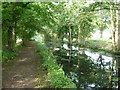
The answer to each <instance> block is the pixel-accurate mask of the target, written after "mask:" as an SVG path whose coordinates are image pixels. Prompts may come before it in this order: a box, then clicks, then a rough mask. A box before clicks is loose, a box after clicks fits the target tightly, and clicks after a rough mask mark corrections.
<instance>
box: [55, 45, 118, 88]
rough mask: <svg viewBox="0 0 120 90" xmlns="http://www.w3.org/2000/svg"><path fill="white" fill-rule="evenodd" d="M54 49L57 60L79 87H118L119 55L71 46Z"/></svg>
mask: <svg viewBox="0 0 120 90" xmlns="http://www.w3.org/2000/svg"><path fill="white" fill-rule="evenodd" d="M72 48H73V49H72V51H71V52H70V50H69V49H67V48H62V49H56V51H55V52H54V55H56V57H57V62H58V63H59V64H61V65H62V67H63V70H64V71H65V74H66V76H67V77H68V78H70V79H71V80H72V81H73V82H74V83H75V84H76V86H77V88H79V89H91V88H118V73H119V70H118V66H120V64H119V63H120V56H117V55H113V54H110V53H107V52H104V51H93V50H90V49H86V48H80V49H79V50H78V48H75V47H72Z"/></svg>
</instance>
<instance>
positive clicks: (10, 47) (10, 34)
mask: <svg viewBox="0 0 120 90" xmlns="http://www.w3.org/2000/svg"><path fill="white" fill-rule="evenodd" d="M7 35H8V51H13V28H12V26H10V27H9V29H8V33H7Z"/></svg>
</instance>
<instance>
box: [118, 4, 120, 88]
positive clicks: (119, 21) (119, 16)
mask: <svg viewBox="0 0 120 90" xmlns="http://www.w3.org/2000/svg"><path fill="white" fill-rule="evenodd" d="M118 8H119V9H118V10H119V11H118V50H119V51H120V4H119V6H118ZM118 78H119V80H118V90H120V60H119V58H118Z"/></svg>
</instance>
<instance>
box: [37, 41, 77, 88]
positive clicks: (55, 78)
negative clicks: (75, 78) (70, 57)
mask: <svg viewBox="0 0 120 90" xmlns="http://www.w3.org/2000/svg"><path fill="white" fill-rule="evenodd" d="M37 52H38V54H39V55H40V56H42V57H43V60H44V62H43V66H44V67H45V68H46V69H47V71H48V76H49V80H50V82H51V87H52V88H76V85H75V84H74V83H73V82H72V80H71V79H69V78H67V77H66V76H65V73H64V71H63V69H62V67H60V66H59V65H58V64H57V62H56V60H55V58H54V56H53V54H52V53H50V51H49V50H48V49H47V47H46V46H43V45H41V44H39V43H37Z"/></svg>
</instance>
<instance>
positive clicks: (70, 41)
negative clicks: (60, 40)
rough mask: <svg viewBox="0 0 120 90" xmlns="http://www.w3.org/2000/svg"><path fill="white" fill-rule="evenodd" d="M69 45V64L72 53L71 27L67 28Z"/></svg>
mask: <svg viewBox="0 0 120 90" xmlns="http://www.w3.org/2000/svg"><path fill="white" fill-rule="evenodd" d="M69 43H70V50H69V55H70V56H69V62H70V61H71V58H72V57H71V52H72V29H71V26H69Z"/></svg>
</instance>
